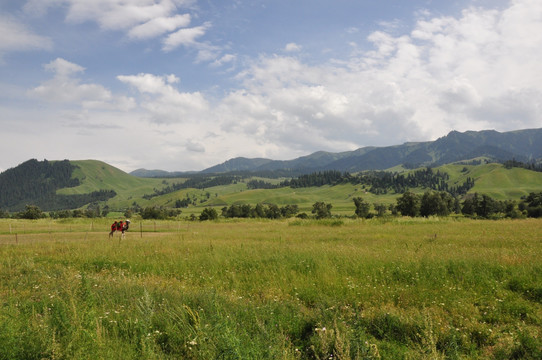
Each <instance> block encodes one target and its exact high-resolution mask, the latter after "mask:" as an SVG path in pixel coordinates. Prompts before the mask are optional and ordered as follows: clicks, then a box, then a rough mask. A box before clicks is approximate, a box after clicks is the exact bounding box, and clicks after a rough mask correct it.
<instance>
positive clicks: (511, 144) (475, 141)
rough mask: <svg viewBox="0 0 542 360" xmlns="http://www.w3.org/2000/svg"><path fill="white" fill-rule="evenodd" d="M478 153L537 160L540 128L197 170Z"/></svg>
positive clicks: (432, 160)
mask: <svg viewBox="0 0 542 360" xmlns="http://www.w3.org/2000/svg"><path fill="white" fill-rule="evenodd" d="M478 157H485V158H488V159H490V160H495V161H505V160H512V159H515V160H517V161H521V162H540V161H542V128H541V129H526V130H517V131H509V132H498V131H495V130H483V131H466V132H458V131H451V132H450V133H449V134H448V135H446V136H443V137H441V138H439V139H437V140H435V141H426V142H408V143H404V144H402V145H395V146H386V147H374V146H371V147H363V148H359V149H357V150H354V151H345V152H338V153H333V152H325V151H318V152H315V153H313V154H310V155H307V156H302V157H299V158H296V159H293V160H271V159H265V158H250V159H249V158H244V157H237V158H233V159H230V160H228V161H226V162H224V163H222V164H219V165H215V166H212V167H210V168H207V169H205V170H202V171H201V172H200V173H203V174H219V173H228V172H240V171H244V172H268V171H288V172H289V173H294V174H300V173H310V172H315V171H325V170H337V171H348V172H352V173H353V172H358V171H363V170H385V169H389V168H393V167H395V166H399V165H403V166H405V167H419V166H439V165H443V164H447V163H452V162H457V161H464V160H470V159H474V158H478ZM131 174H132V175H135V176H139V177H164V176H179V175H182V174H186V173H182V172H167V171H163V170H145V169H138V170H135V171H133V172H131Z"/></svg>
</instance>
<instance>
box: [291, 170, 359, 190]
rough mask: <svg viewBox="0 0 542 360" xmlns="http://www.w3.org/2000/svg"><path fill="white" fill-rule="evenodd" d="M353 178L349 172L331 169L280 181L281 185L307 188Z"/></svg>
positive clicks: (336, 183)
mask: <svg viewBox="0 0 542 360" xmlns="http://www.w3.org/2000/svg"><path fill="white" fill-rule="evenodd" d="M350 179H351V176H350V174H349V173H347V172H346V173H342V172H340V171H335V170H330V171H323V172H315V173H312V174H306V175H301V176H299V177H297V178H295V179H291V180H285V181H283V182H281V183H280V186H281V187H285V186H289V187H291V188H293V189H295V188H306V187H313V186H324V185H331V186H333V185H338V184H341V183H345V182H347V181H349V180H350Z"/></svg>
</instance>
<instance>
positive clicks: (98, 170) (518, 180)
mask: <svg viewBox="0 0 542 360" xmlns="http://www.w3.org/2000/svg"><path fill="white" fill-rule="evenodd" d="M72 163H73V164H74V165H77V166H78V168H77V169H76V170H75V173H74V177H77V178H78V179H79V180H80V181H81V185H80V186H77V187H74V188H65V189H61V190H59V191H58V193H60V194H83V193H89V192H92V191H97V190H115V191H116V193H117V196H115V197H114V198H112V199H110V200H108V201H106V202H103V203H101V204H100V206H101V207H102V208H103V207H104V206H106V205H107V206H108V207H109V209H110V210H112V211H113V212H114V213H113V214H118V213H120V214H122V213H124V211H125V210H126V209H128V208H130V207H132V206H133V205H134V204H137V205H139V206H141V207H146V206H165V207H174V206H175V202H176V201H177V200H181V199H185V198H186V197H187V196H188V197H189V198H191V199H194V198H195V199H197V201H196V203H197V205H190V206H189V207H188V208H184V209H182V211H183V213H182V216H183V217H188V216H190V215H192V214H194V215H196V216H198V215H199V214H200V213H201V211H202V210H203V209H204V208H206V207H214V208H216V209H217V210H218V211H219V213H220V209H221V208H222V207H224V206H230V205H232V204H251V205H256V204H257V203H272V204H276V205H278V206H284V205H288V204H290V205H298V207H299V209H300V212H306V213H310V212H311V210H312V205H313V204H314V203H315V202H317V201H324V202H326V203H330V204H332V205H333V208H332V213H333V214H335V215H352V214H353V213H354V203H353V201H352V198H353V197H357V196H362V197H363V199H364V200H366V201H367V202H369V203H371V204H374V203H379V204H395V203H396V199H397V198H398V197H399V196H400V195H399V194H395V193H388V194H385V195H378V196H377V195H374V194H371V193H369V192H366V189H364V187H363V185H360V184H358V185H352V184H343V185H337V186H321V187H311V188H300V189H292V188H289V187H287V188H279V189H269V190H248V189H247V185H246V181H249V180H250V179H245V180H244V181H245V182H243V181H239V182H237V183H235V184H231V185H226V186H216V187H211V188H207V189H183V190H179V191H175V192H172V193H168V194H165V195H161V196H156V197H152V198H145V197H144V195H150V194H153V193H154V191H155V189H158V190H159V189H162V188H164V187H166V186H169V185H172V184H174V183H179V182H183V181H185V179H181V178H178V179H177V178H168V179H150V178H138V177H135V176H132V175H129V174H127V173H125V172H123V171H121V170H119V169H116V168H114V167H112V166H110V165H108V164H106V163H103V162H100V161H94V160H83V161H72ZM397 170H400V169H397ZM437 170H438V171H442V172H446V173H447V174H449V176H450V179H449V185H451V186H456V185H461V184H463V183H464V182H465V181H466V179H467V177H470V178H472V179H474V180H475V186H474V188H472V189H471V190H470V193H474V192H478V193H480V194H487V195H489V196H491V197H493V198H495V199H497V200H507V199H511V200H520V198H521V197H522V196H526V195H528V194H529V193H530V192H540V191H542V173H540V172H534V171H529V170H526V169H520V168H513V169H506V168H505V167H503V166H502V165H500V164H483V165H476V166H475V165H459V164H448V165H444V166H441V167H438V168H436V169H435V171H437ZM258 179H259V180H264V181H268V182H271V183H276V182H278V181H279V180H277V179H262V178H258ZM411 190H412V191H414V192H417V193H423V192H424V191H425V189H421V188H419V189H411Z"/></svg>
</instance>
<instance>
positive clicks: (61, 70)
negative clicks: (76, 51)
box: [29, 58, 134, 110]
mask: <svg viewBox="0 0 542 360" xmlns="http://www.w3.org/2000/svg"><path fill="white" fill-rule="evenodd" d="M44 68H45V69H46V70H48V71H50V72H53V73H54V76H53V78H52V79H50V80H47V81H45V82H43V83H42V84H41V85H39V86H37V87H35V88H33V89H32V90H31V91H30V92H29V94H30V95H31V96H33V97H37V98H40V99H42V100H46V101H50V102H60V103H65V104H70V105H80V106H82V107H83V108H86V109H88V108H93V109H117V110H129V109H131V108H132V107H133V106H134V102H133V99H130V98H127V97H124V96H114V95H113V94H112V93H111V91H109V90H108V89H106V88H105V87H103V86H102V85H99V84H88V83H81V80H80V79H79V78H77V77H76V75H77V74H79V73H83V72H84V71H85V68H84V67H82V66H80V65H77V64H74V63H72V62H69V61H67V60H64V59H62V58H57V59H56V60H53V61H51V62H50V63H48V64H46V65H45V66H44Z"/></svg>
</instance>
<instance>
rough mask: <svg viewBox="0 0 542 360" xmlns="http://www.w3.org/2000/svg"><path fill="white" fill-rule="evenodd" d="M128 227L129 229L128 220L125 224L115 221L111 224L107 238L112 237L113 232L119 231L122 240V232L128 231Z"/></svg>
mask: <svg viewBox="0 0 542 360" xmlns="http://www.w3.org/2000/svg"><path fill="white" fill-rule="evenodd" d="M129 227H130V220H126V221H125V222H122V221H118V222H117V221H115V222H114V223H113V224H111V232H110V233H109V237H112V236H113V234H114V233H115V231H120V232H121V237H123V238H124V232H125V231H128V228H129Z"/></svg>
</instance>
